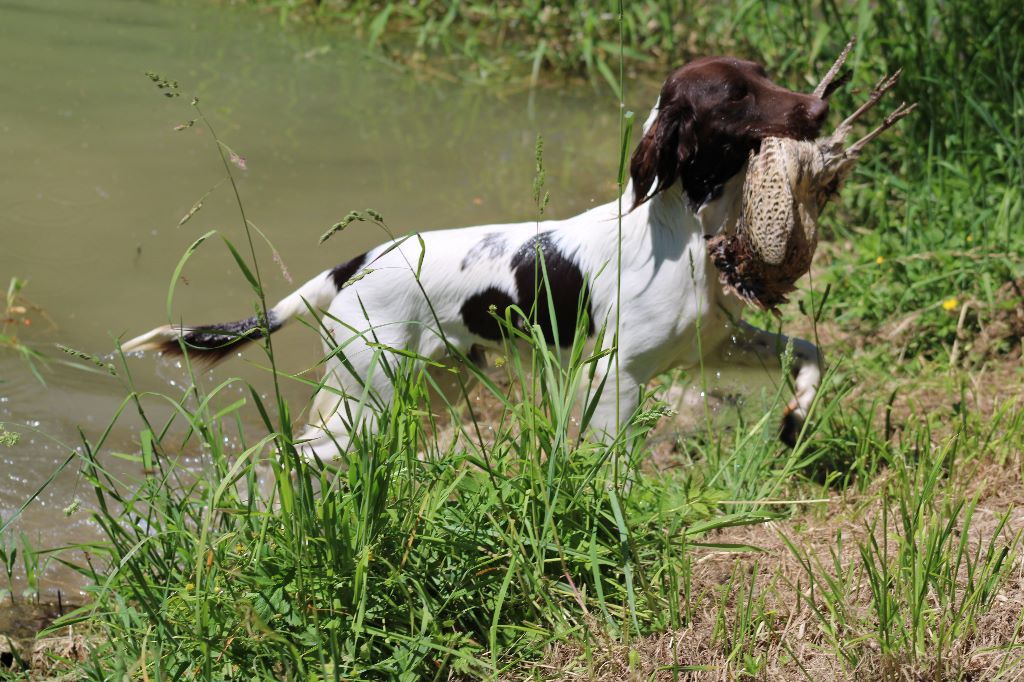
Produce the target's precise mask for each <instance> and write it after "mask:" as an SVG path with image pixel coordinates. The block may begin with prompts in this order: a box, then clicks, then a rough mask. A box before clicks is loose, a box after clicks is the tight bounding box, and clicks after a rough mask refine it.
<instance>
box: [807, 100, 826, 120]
mask: <svg viewBox="0 0 1024 682" xmlns="http://www.w3.org/2000/svg"><path fill="white" fill-rule="evenodd" d="M827 114H828V101H827V100H823V99H818V98H817V97H812V98H811V101H810V103H809V104H808V105H807V117H808V118H809V119H811V120H812V121H814V122H815V123H816V124H817V125H821V124H822V123H824V122H825V116H826V115H827Z"/></svg>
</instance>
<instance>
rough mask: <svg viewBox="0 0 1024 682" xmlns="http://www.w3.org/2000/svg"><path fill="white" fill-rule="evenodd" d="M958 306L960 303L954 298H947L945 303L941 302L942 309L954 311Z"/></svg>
mask: <svg viewBox="0 0 1024 682" xmlns="http://www.w3.org/2000/svg"><path fill="white" fill-rule="evenodd" d="M959 305H960V301H958V300H956V297H955V296H954V297H952V298H947V299H946V300H945V301H943V302H942V309H943V310H956V309H957V307H958V306H959Z"/></svg>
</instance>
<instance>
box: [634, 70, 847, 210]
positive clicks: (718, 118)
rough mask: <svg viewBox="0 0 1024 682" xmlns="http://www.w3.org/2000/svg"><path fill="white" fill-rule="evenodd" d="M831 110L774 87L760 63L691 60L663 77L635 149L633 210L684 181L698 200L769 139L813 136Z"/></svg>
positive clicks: (810, 98)
mask: <svg viewBox="0 0 1024 682" xmlns="http://www.w3.org/2000/svg"><path fill="white" fill-rule="evenodd" d="M827 113H828V102H826V101H825V100H821V99H818V98H817V97H815V96H813V95H804V94H801V93H799V92H793V91H792V90H788V89H786V88H784V87H782V86H779V85H776V84H775V83H773V82H772V81H771V79H769V78H768V74H767V73H765V70H764V67H762V66H761V65H760V64H756V63H754V62H749V61H745V60H742V59H735V58H733V57H705V58H703V59H698V60H696V61H693V62H690V63H689V64H687V65H686V66H683V67H681V68H679V69H676V70H675V71H673V72H672V73H671V74H670V75H669V77H668V78H667V79H666V80H665V84H664V85H663V86H662V88H661V98H660V99H659V104H658V110H657V115H656V117H655V118H654V122H653V123H652V124H651V126H650V128H649V129H648V130H647V131H645V133H644V136H643V139H641V140H640V144H639V145H637V148H636V151H634V152H633V157H632V160H631V163H630V174H631V175H632V178H633V208H636V207H637V206H639V205H640V204H642V203H644V202H645V201H647V200H648V199H650V198H651V197H653V196H654V195H656V194H657V193H659V192H661V191H662V190H664V189H667V188H669V187H671V186H672V185H673V184H675V182H676V181H677V180H679V179H682V183H683V189H684V191H685V192H686V194H687V196H689V197H690V200H691V201H692V202H693V203H694V204H695V205H700V204H702V203H704V202H705V201H707V200H708V199H709V198H713V197H714V196H715V195H716V193H717V192H718V191H719V189H720V188H721V186H722V184H723V183H724V182H725V181H726V180H728V179H729V178H730V177H732V176H733V175H735V174H736V173H737V172H739V170H740V169H741V168H742V167H743V164H744V163H746V161H747V156H748V155H749V153H750V152H751V151H752V150H753V151H756V150H757V149H759V148H760V144H761V141H762V140H763V139H765V138H766V137H789V138H795V139H798V140H805V139H809V138H813V137H815V136H816V135H817V134H818V130H819V129H820V128H821V124H822V123H823V122H824V120H825V115H826V114H827ZM655 180H657V185H655Z"/></svg>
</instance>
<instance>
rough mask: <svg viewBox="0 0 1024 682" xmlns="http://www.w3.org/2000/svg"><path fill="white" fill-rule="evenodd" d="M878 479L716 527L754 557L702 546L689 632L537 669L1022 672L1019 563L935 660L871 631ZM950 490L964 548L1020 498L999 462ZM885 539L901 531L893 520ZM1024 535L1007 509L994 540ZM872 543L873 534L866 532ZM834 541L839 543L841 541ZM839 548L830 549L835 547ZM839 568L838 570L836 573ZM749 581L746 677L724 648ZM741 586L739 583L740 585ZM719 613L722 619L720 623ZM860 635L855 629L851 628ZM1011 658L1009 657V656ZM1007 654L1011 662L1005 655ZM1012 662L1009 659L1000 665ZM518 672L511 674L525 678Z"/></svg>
mask: <svg viewBox="0 0 1024 682" xmlns="http://www.w3.org/2000/svg"><path fill="white" fill-rule="evenodd" d="M884 487H885V477H884V476H883V477H881V478H880V479H879V480H878V481H877V482H876V483H875V484H874V485H873V490H872V491H870V492H868V493H866V494H862V495H845V496H843V495H839V494H833V495H831V496H830V497H829V501H828V502H827V503H824V504H820V505H816V507H815V508H814V509H811V510H808V511H806V512H804V513H802V514H798V515H796V516H794V517H792V518H790V519H788V520H785V521H777V522H769V523H766V524H763V525H760V526H753V527H742V528H731V529H726V530H723V531H720V532H718V533H717V534H716V536H715V537H713V538H709V541H710V542H716V543H730V544H737V545H750V546H754V547H758V548H760V550H761V551H759V552H744V553H735V552H725V551H708V552H705V553H703V554H702V555H701V556H699V557H698V558H696V559H695V561H694V568H693V573H692V586H691V594H692V595H693V597H692V600H691V603H689V604H685V605H684V608H685V609H688V610H689V611H690V613H691V614H692V618H691V620H690V622H689V623H688V624H687V626H686V627H684V628H682V629H679V630H674V631H669V632H665V633H662V634H658V635H654V636H649V637H643V638H640V639H634V640H633V641H630V642H622V641H616V640H614V639H612V638H610V637H607V636H605V635H601V634H598V635H597V636H595V637H594V638H593V641H592V643H591V650H590V651H589V652H587V651H585V650H584V648H583V647H581V646H580V645H579V644H576V643H571V644H566V643H563V644H559V645H557V646H554V647H553V648H551V649H550V650H549V652H548V654H547V657H546V658H545V660H544V662H543V664H542V665H541V666H540V667H538V668H537V672H538V673H539V674H540V676H541V678H542V679H548V680H576V679H592V680H673V679H680V678H682V679H692V680H726V679H738V678H741V677H742V678H746V677H749V678H750V679H762V680H808V679H811V680H815V682H825V681H826V680H862V679H892V680H897V679H898V680H945V679H973V680H981V679H994V678H993V675H994V673H995V671H997V670H1002V677H1001V678H1000V679H1007V680H1013V679H1024V662H1021V661H1020V660H1018V661H1017V662H1016V663H1014V662H1013V660H1014V659H1013V656H1017V657H1018V658H1021V657H1024V651H1019V650H1018V651H1017V653H1016V654H1014V653H1012V651H1013V649H1014V648H1015V647H1019V646H1020V644H1019V642H1020V637H1019V635H1020V632H1019V629H1020V620H1019V617H1020V614H1021V612H1022V609H1024V564H1022V563H1021V562H1020V560H1019V558H1018V559H1016V561H1015V564H1014V566H1013V567H1012V569H1011V570H1010V574H1009V576H1008V578H1007V579H1006V581H1005V582H1004V583H1003V585H1002V587H1001V589H1000V591H999V593H998V594H997V595H996V597H995V601H996V604H997V606H996V607H995V608H993V609H991V610H990V611H989V612H988V613H987V614H985V615H984V616H982V617H981V619H980V620H979V621H978V624H977V628H976V629H975V630H974V631H973V632H972V633H971V634H970V635H969V636H967V637H964V638H962V639H960V640H958V641H957V642H955V643H954V644H953V646H951V647H949V648H947V649H946V650H944V651H943V652H942V656H941V658H940V657H938V656H932V655H929V653H927V652H926V653H924V654H923V655H917V656H914V657H913V658H909V657H908V658H896V657H891V656H887V655H884V654H883V653H882V652H881V651H880V650H879V646H878V644H877V642H876V641H875V640H874V639H873V634H872V630H871V626H870V624H871V620H872V615H871V614H872V610H871V604H870V602H871V592H870V589H869V586H868V584H867V580H866V578H865V576H864V574H863V571H862V567H861V565H860V564H861V558H860V555H859V553H858V549H857V548H858V543H861V542H864V541H865V540H867V539H868V536H869V535H870V533H871V531H870V530H869V529H870V528H871V527H872V526H873V525H876V524H877V523H878V522H879V521H880V519H881V515H882V509H883V506H884V504H885V503H886V500H885V497H884V495H883V494H882V492H881V490H882V489H883V488H884ZM945 488H946V490H942V491H939V494H940V495H941V494H943V493H945V492H947V491H948V492H953V491H954V490H955V494H957V495H960V496H966V497H973V496H975V495H977V496H979V501H978V506H977V507H976V510H975V515H974V519H973V522H972V523H971V527H970V535H971V539H970V540H969V544H970V546H971V547H975V546H976V545H977V544H978V543H981V542H984V541H985V540H984V539H986V538H988V537H989V536H990V535H991V534H992V533H993V532H994V531H995V530H996V529H997V527H998V526H999V521H998V519H999V517H1000V516H1001V515H1003V514H1005V513H1006V512H1007V511H1008V510H1012V509H1019V508H1020V507H1021V504H1022V503H1024V485H1022V483H1021V480H1020V476H1019V474H1016V473H1014V474H1013V475H1009V476H1008V475H1007V471H1006V469H1005V468H1004V467H999V466H995V465H988V466H983V467H977V468H975V469H972V470H971V471H969V472H967V471H965V472H962V475H961V476H960V477H959V478H958V480H956V481H949V482H947V483H946V484H945ZM888 520H889V523H888V533H889V535H890V539H891V538H892V537H894V536H895V535H897V534H898V533H899V529H898V528H897V526H896V524H895V522H894V520H893V518H892V517H891V516H890V517H889V519H888ZM1022 530H1024V511H1020V512H1013V513H1012V514H1011V519H1010V521H1009V523H1007V524H1006V525H1005V526H1003V527H1002V529H1001V531H1000V535H1001V537H1002V538H1003V540H1004V541H1005V542H1006V543H1007V544H1010V543H1012V542H1014V538H1015V537H1016V536H1017V535H1018V533H1019V532H1021V531H1022ZM874 532H875V535H876V538H877V537H878V535H879V529H878V528H877V526H876V530H875V531H874ZM837 537H841V538H842V542H841V544H840V543H838V542H837ZM790 543H791V544H792V545H794V546H795V547H797V548H798V549H799V552H800V554H802V555H803V556H804V557H806V558H808V559H810V565H811V566H813V570H814V571H815V572H816V573H817V574H818V575H817V577H818V579H819V580H821V579H832V580H835V581H837V582H839V583H842V584H843V587H842V590H843V597H844V599H843V604H842V607H843V608H844V609H845V610H846V616H845V617H846V623H847V625H848V627H849V628H850V629H849V630H848V631H846V632H844V633H843V640H845V642H846V643H847V645H848V647H849V652H850V653H852V654H855V655H856V657H857V658H858V659H859V660H858V663H857V664H856V665H855V666H854V667H848V666H846V665H844V664H843V663H842V662H841V661H840V659H839V658H838V657H837V656H836V654H835V642H834V638H833V635H831V634H830V633H829V632H828V629H827V628H825V627H823V625H822V620H821V617H820V616H819V615H818V614H816V613H815V609H814V608H813V607H812V605H816V606H817V608H818V609H822V600H821V599H820V598H818V597H815V596H813V595H812V594H811V591H810V590H809V588H808V574H807V564H805V563H803V562H802V561H801V560H800V559H799V558H798V556H797V554H796V553H795V552H794V551H793V549H791V547H790ZM837 548H838V549H837ZM837 569H838V570H837ZM751 585H752V586H754V587H753V589H754V599H755V600H757V601H760V602H762V603H763V609H764V613H765V614H766V615H767V616H768V618H767V619H765V620H763V621H762V622H761V623H760V624H759V625H758V626H757V627H756V628H755V629H754V630H753V631H752V632H751V633H749V635H750V637H749V640H748V641H747V642H746V651H745V653H746V655H747V656H748V657H749V658H750V659H753V660H757V661H758V662H759V663H758V669H757V671H756V672H753V673H752V674H750V675H744V674H743V668H744V665H743V660H742V659H741V658H740V659H739V660H738V658H739V657H738V656H737V655H736V653H735V651H730V647H731V646H733V645H734V644H735V642H730V641H729V638H728V636H727V634H728V633H729V632H730V631H731V630H732V631H734V630H735V625H736V623H735V621H736V619H737V610H742V606H743V604H744V602H745V601H746V600H747V598H748V595H747V594H746V593H745V591H744V589H743V586H751ZM737 586H739V589H737ZM723 618H724V622H723ZM858 625H860V626H863V630H862V631H856V628H857V626H858ZM1008 651H1009V652H1011V653H1007V652H1008ZM1007 657H1010V658H1009V659H1007ZM1008 660H1009V661H1010V662H1009V663H1008V662H1007V661H1008ZM532 675H533V673H531V674H529V675H527V674H524V672H523V671H520V672H517V673H514V674H511V675H509V676H508V677H507V679H528V678H531V676H532Z"/></svg>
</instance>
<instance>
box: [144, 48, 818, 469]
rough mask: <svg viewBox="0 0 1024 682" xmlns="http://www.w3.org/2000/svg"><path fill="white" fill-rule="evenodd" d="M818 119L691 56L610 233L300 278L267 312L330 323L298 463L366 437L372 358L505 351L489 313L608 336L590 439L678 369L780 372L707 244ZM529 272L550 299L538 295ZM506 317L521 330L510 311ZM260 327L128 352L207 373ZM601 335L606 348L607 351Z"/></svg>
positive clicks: (813, 374)
mask: <svg viewBox="0 0 1024 682" xmlns="http://www.w3.org/2000/svg"><path fill="white" fill-rule="evenodd" d="M826 109H827V105H825V104H824V102H822V101H821V100H818V99H817V98H814V97H812V96H809V95H802V94H799V93H794V92H791V91H789V90H786V89H785V88H782V87H780V86H778V85H775V84H774V83H772V82H771V81H770V80H768V78H767V76H766V75H765V74H764V70H763V69H762V68H761V67H760V66H758V65H757V64H754V63H752V62H746V61H743V60H738V59H733V58H728V57H716V58H707V59H701V60H697V61H695V62H693V63H691V64H688V65H686V66H684V67H682V68H680V69H677V70H676V71H674V72H673V73H672V74H671V75H670V76H669V78H668V79H667V80H666V82H665V85H664V87H663V88H662V92H661V98H660V101H659V105H658V106H657V107H656V108H655V109H654V111H652V113H651V117H650V118H649V119H648V121H647V123H646V124H645V127H644V135H643V138H642V140H641V142H640V144H639V145H638V147H637V149H636V151H635V152H634V154H633V157H632V161H631V182H630V184H629V186H628V187H627V189H626V193H627V194H626V196H627V197H630V198H631V199H632V202H631V203H632V205H633V208H632V210H630V211H629V212H628V213H627V214H625V215H623V216H622V218H621V228H620V220H619V211H618V202H612V203H609V204H605V205H603V206H599V207H597V208H594V209H592V210H590V211H587V212H586V213H583V214H581V215H578V216H575V217H573V218H569V219H566V220H556V221H545V222H542V223H540V224H539V225H538V224H537V223H535V222H527V223H515V224H501V225H484V226H478V227H467V228H461V229H453V230H438V231H431V232H425V233H422V234H420V235H417V236H415V237H413V238H405V239H401V240H398V242H397V244H396V243H395V242H391V243H387V244H383V245H381V246H379V247H377V248H375V249H371V250H370V251H369V252H367V253H366V254H363V255H361V256H358V257H356V258H353V259H352V260H350V261H348V262H346V263H343V264H341V265H339V266H337V267H335V268H333V269H331V270H328V271H325V272H323V273H321V274H320V275H318V276H317V277H315V278H313V279H312V280H310V281H309V282H307V283H306V284H305V285H303V286H302V287H300V288H299V289H298V290H297V291H296V292H294V293H292V294H291V295H290V296H288V297H286V298H285V299H284V300H282V301H281V302H280V303H278V304H277V305H276V306H274V308H273V309H272V310H271V311H270V312H269V315H268V318H269V322H270V331H274V330H275V329H276V328H279V327H280V326H281V325H282V324H284V323H285V322H286V321H287V320H288V319H290V318H291V317H294V316H295V315H298V314H302V313H305V312H308V310H310V309H312V310H323V311H324V312H325V314H324V315H323V316H322V318H321V324H322V328H323V332H324V337H325V348H326V349H327V351H328V352H330V353H331V358H330V360H329V361H328V363H327V368H326V377H325V384H326V385H327V386H328V387H329V389H327V390H322V391H320V393H319V394H318V396H317V399H316V401H315V402H314V405H313V408H312V410H311V414H310V416H309V422H310V423H309V426H308V427H307V429H306V431H305V433H304V434H303V435H302V437H301V438H300V441H301V442H300V445H299V447H300V450H301V452H302V453H303V454H304V455H305V456H307V457H310V458H312V457H313V456H314V455H315V456H317V457H320V458H322V459H331V458H335V457H337V456H338V455H339V453H340V452H343V451H344V449H345V448H346V447H347V444H348V441H349V434H350V433H351V431H352V429H353V428H354V425H356V424H358V425H360V426H368V427H370V428H372V427H373V425H374V422H375V419H376V413H375V412H374V410H373V409H371V408H369V407H368V406H367V404H368V402H369V401H368V396H369V395H374V396H376V397H377V398H378V399H380V400H383V401H385V402H386V401H388V400H390V398H391V395H392V390H393V387H392V385H391V382H390V379H389V378H388V375H387V374H386V373H385V372H383V371H381V368H380V367H379V366H378V367H376V368H374V367H373V365H374V357H375V356H376V355H377V354H380V353H383V355H384V356H386V357H387V358H388V359H389V360H391V361H397V360H399V357H398V356H397V355H396V354H393V353H389V352H388V351H386V350H383V351H382V350H381V349H382V348H385V349H386V348H396V349H401V350H403V351H411V352H412V353H415V354H416V355H418V356H421V357H425V358H434V359H441V358H444V357H446V356H450V350H451V349H452V348H454V349H458V351H460V352H461V353H462V354H464V355H465V356H467V357H480V354H479V352H477V351H478V350H479V349H481V348H496V349H497V348H501V345H502V329H501V327H500V325H499V324H498V323H497V321H496V320H495V319H494V317H493V315H492V312H491V311H492V310H493V311H495V312H496V313H497V314H498V315H499V316H502V317H504V315H505V314H506V311H507V310H508V308H509V307H510V306H513V305H514V306H517V307H518V308H519V309H520V310H522V311H526V312H527V313H529V311H531V310H534V309H535V310H536V322H537V324H539V325H540V326H541V328H542V329H543V330H544V333H545V337H546V338H547V339H548V340H549V341H550V342H552V343H553V344H554V343H555V341H556V338H557V344H558V345H559V346H562V347H566V346H568V345H570V344H571V343H572V338H573V334H574V332H575V329H576V326H577V320H578V316H579V315H580V314H584V313H585V314H586V330H587V334H588V337H589V339H590V341H591V344H592V345H593V344H595V343H596V339H595V330H597V329H601V328H607V329H609V330H612V329H616V328H617V329H618V330H619V335H620V336H619V367H620V370H621V372H620V376H619V381H618V388H619V390H618V392H617V396H616V391H614V390H612V389H606V390H605V391H604V393H603V394H602V397H601V400H600V401H599V405H598V407H597V409H596V411H595V413H594V415H593V418H592V428H593V429H594V430H595V431H597V432H607V433H614V432H616V431H617V430H618V429H619V428H620V426H621V424H622V422H623V421H624V420H626V419H628V418H629V416H630V415H631V413H632V411H633V409H634V408H635V407H636V405H637V402H638V398H639V394H640V388H641V387H642V386H643V385H645V384H646V383H647V382H648V381H650V380H651V379H652V378H653V377H655V376H656V375H658V374H659V373H662V372H665V371H666V370H669V369H671V368H673V367H689V368H695V367H704V369H705V370H712V371H713V368H714V367H715V366H716V364H717V365H726V364H728V365H737V364H740V365H749V366H751V367H763V366H765V365H766V363H767V364H768V365H769V366H776V367H778V366H781V365H780V356H781V355H782V354H783V351H784V349H785V347H786V344H787V342H788V339H786V337H784V336H781V335H776V334H771V333H769V332H765V331H762V330H758V329H755V328H753V327H751V326H749V325H747V324H746V323H744V322H742V321H741V319H740V318H741V315H742V312H743V311H742V306H741V304H740V303H739V302H738V301H737V300H736V299H735V298H734V297H729V296H726V295H725V293H724V291H723V289H722V286H721V284H720V283H719V278H718V273H717V272H716V271H715V270H714V267H713V265H712V264H711V261H710V259H709V254H708V252H707V247H706V239H705V237H706V236H707V235H714V234H728V233H729V232H730V231H731V230H733V229H734V227H735V223H736V218H737V213H738V208H739V201H740V195H741V188H742V181H743V172H742V171H743V167H744V164H745V162H746V159H747V154H748V153H749V152H750V150H752V149H757V146H758V144H759V143H760V141H761V140H762V139H764V138H765V137H767V136H788V137H794V138H799V139H804V138H806V137H810V136H813V135H815V134H816V133H817V131H818V128H819V127H820V125H821V123H822V121H823V119H824V113H825V111H826ZM627 205H628V203H627ZM620 236H621V250H620ZM620 259H621V260H620ZM541 262H543V268H544V271H546V275H547V280H548V282H549V283H550V292H549V291H547V290H545V289H544V287H543V286H541V287H539V288H538V283H541V282H542V281H543V279H544V278H543V277H542V276H541V271H540V270H539V268H540V264H541ZM620 263H621V269H620ZM417 268H418V269H419V276H418V277H417V275H416V270H417ZM549 294H550V300H551V301H552V302H553V308H554V313H555V315H554V316H552V315H551V314H550V313H549V305H548V300H549ZM620 301H621V305H619V302H620ZM512 320H513V322H514V323H516V324H526V321H525V320H523V319H522V318H521V316H517V315H515V314H513V315H512ZM258 322H259V319H258V318H250V319H249V320H243V321H241V322H234V323H227V324H216V325H204V326H201V327H193V328H184V329H179V328H175V327H171V326H166V327H160V328H157V329H154V330H152V331H151V332H149V333H147V334H144V335H143V336H140V337H138V338H136V339H133V340H132V341H129V342H128V343H126V344H124V349H125V350H147V349H157V350H164V351H172V352H173V351H178V352H180V350H181V349H182V348H186V349H188V350H189V352H190V354H196V355H199V356H207V357H210V358H212V359H214V360H217V359H221V358H223V357H224V356H225V355H226V354H228V353H229V352H231V351H233V350H235V349H236V348H237V347H238V346H239V345H240V344H242V343H245V342H247V341H251V340H254V339H257V338H261V337H262V336H263V333H264V332H263V330H262V325H259V324H258ZM616 325H617V326H616ZM611 338H612V334H610V333H609V334H607V335H605V337H604V339H605V341H604V343H605V344H606V345H607V344H609V343H611ZM339 348H340V349H341V352H335V351H337V349H339ZM594 350H600V349H594ZM794 351H795V352H794V364H793V366H792V371H793V377H794V386H795V389H796V395H795V397H794V399H793V401H792V402H791V403H790V405H789V406H788V407H787V411H786V422H785V424H784V428H783V430H782V436H783V438H784V439H785V440H787V441H789V442H792V441H793V440H795V438H796V436H797V434H798V433H799V430H800V427H801V425H802V423H803V419H804V418H805V417H806V415H807V411H808V409H809V408H810V404H811V401H812V400H813V398H814V395H815V392H816V390H817V386H818V383H819V381H820V377H821V360H820V356H819V354H818V352H817V349H816V348H814V346H812V345H811V344H809V343H807V342H805V341H801V340H795V341H794ZM610 371H611V367H610V365H609V361H608V358H607V357H606V358H604V359H602V360H600V361H599V362H598V367H597V371H596V377H595V379H594V381H595V383H599V382H600V381H601V380H602V379H603V378H605V377H606V376H607V375H608V373H609V372H610ZM614 383H615V382H609V386H611V385H614ZM368 391H372V394H371V393H368Z"/></svg>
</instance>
